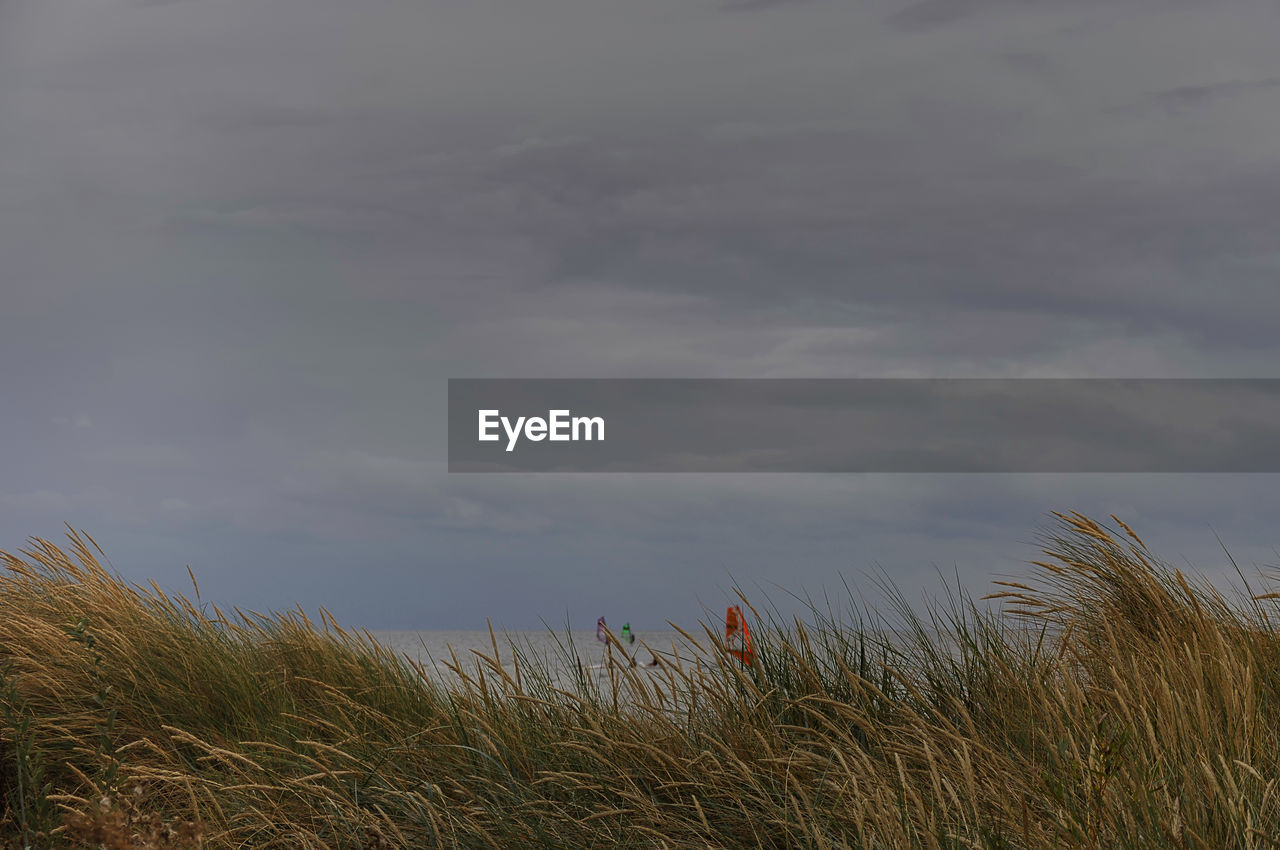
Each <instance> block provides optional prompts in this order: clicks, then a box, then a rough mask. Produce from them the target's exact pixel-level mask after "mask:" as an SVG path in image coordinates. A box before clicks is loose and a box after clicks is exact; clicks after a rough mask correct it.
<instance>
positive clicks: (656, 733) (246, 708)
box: [0, 514, 1280, 848]
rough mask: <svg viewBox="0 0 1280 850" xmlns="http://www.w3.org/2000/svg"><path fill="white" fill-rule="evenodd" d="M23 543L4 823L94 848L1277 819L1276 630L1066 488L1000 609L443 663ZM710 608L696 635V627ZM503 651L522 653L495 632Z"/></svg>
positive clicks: (13, 610)
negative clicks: (613, 654)
mask: <svg viewBox="0 0 1280 850" xmlns="http://www.w3.org/2000/svg"><path fill="white" fill-rule="evenodd" d="M96 550H97V547H96V544H94V543H93V542H92V539H91V538H88V537H87V536H85V535H81V534H75V533H73V534H71V535H69V544H68V545H67V546H66V547H65V548H59V547H55V546H54V545H52V544H50V543H48V542H44V541H34V543H33V544H32V546H31V547H30V548H29V549H28V550H25V551H24V552H22V553H19V554H16V555H10V554H4V555H3V556H2V557H3V560H4V565H5V566H6V567H7V569H6V571H5V574H4V575H3V576H0V667H2V669H0V673H2V674H3V675H2V676H0V765H2V769H3V777H2V779H3V792H4V810H3V816H2V822H0V831H2V834H3V835H4V836H5V837H6V838H7V840H8V843H9V845H10V846H31V847H46V846H57V847H65V846H81V847H97V846H102V847H120V848H123V847H197V846H200V847H210V848H213V847H218V848H222V847H282V848H283V847H288V848H300V847H313V848H320V847H327V848H392V847H406V848H409V847H413V848H418V847H462V848H470V847H477V848H478V847H499V848H506V847H646V848H648V847H653V848H659V847H669V848H677V847H679V848H684V847H698V848H704V847H717V848H718V847H725V848H737V847H769V848H784V847H786V848H790V847H796V848H799V847H813V848H828V847H831V848H837V847H838V848H844V847H858V848H889V847H937V848H944V847H945V848H960V847H991V848H997V847H1008V848H1014V847H1018V848H1032V847H1035V848H1039V847H1097V848H1102V847H1107V848H1113V847H1135V848H1137V847H1142V848H1149V847H1164V846H1171V847H1204V848H1224V847H1240V848H1253V847H1259V848H1261V847H1267V846H1271V845H1272V844H1275V843H1277V837H1278V836H1280V742H1278V740H1277V732H1278V731H1280V634H1278V633H1277V631H1276V628H1275V624H1274V623H1273V620H1272V618H1271V616H1270V614H1269V607H1268V606H1269V605H1270V604H1271V603H1270V602H1269V601H1268V595H1267V594H1261V595H1257V596H1255V595H1253V594H1251V593H1250V592H1247V591H1246V592H1244V593H1242V594H1241V595H1239V596H1238V597H1232V598H1227V597H1225V596H1223V595H1222V594H1220V593H1219V592H1218V591H1216V590H1214V589H1213V588H1212V587H1209V586H1207V585H1205V584H1203V583H1197V582H1194V581H1192V580H1190V579H1188V578H1186V577H1184V576H1183V575H1182V574H1181V573H1179V572H1178V571H1176V570H1173V569H1171V568H1169V567H1167V566H1165V565H1163V564H1162V563H1160V562H1159V561H1157V560H1156V559H1155V557H1153V556H1152V555H1151V554H1150V553H1149V552H1148V551H1147V549H1146V547H1145V546H1144V545H1143V543H1142V541H1141V540H1139V539H1138V537H1137V535H1136V534H1134V533H1133V532H1132V531H1130V530H1129V529H1128V527H1127V526H1124V525H1123V523H1120V522H1119V521H1118V520H1117V521H1116V527H1114V528H1108V527H1104V526H1103V525H1100V524H1098V523H1095V522H1094V521H1092V520H1090V519H1087V518H1086V517H1083V516H1080V515H1078V514H1072V515H1069V516H1068V515H1059V517H1058V520H1057V524H1056V526H1055V528H1054V530H1053V531H1052V532H1050V533H1049V534H1048V535H1047V537H1046V539H1045V551H1046V560H1045V561H1043V562H1042V563H1040V564H1039V572H1038V573H1037V575H1036V577H1035V578H1034V579H1031V580H1029V581H1028V582H1026V583H1025V584H1013V583H1010V584H1007V585H1006V586H1005V587H1004V588H1003V589H1002V590H1001V591H1000V592H999V593H997V594H995V596H997V597H999V598H1002V599H1003V600H1004V601H1005V603H1006V604H1005V613H1003V614H1001V613H993V612H991V611H989V610H987V608H986V607H985V606H982V605H980V604H976V603H975V602H974V601H972V600H970V599H969V598H967V597H966V596H964V595H963V594H962V593H960V592H958V591H956V592H953V593H952V594H951V595H950V596H949V597H948V598H946V599H944V600H943V601H942V602H941V603H939V604H937V605H935V606H933V607H931V608H929V609H928V610H927V611H926V612H925V613H923V614H915V613H912V611H911V610H910V607H909V606H907V605H905V604H900V606H899V607H900V608H901V609H902V610H901V611H900V612H899V613H900V614H901V615H902V616H903V617H905V618H906V623H907V629H906V630H905V632H903V631H901V630H890V629H888V628H887V627H885V626H884V625H883V624H882V622H881V621H880V620H877V619H876V618H875V616H874V613H873V612H872V614H871V615H870V616H866V617H864V618H863V620H862V621H861V622H859V623H857V624H854V625H850V624H847V623H845V622H844V619H843V618H844V614H840V615H837V614H833V613H832V612H831V610H830V609H829V608H828V609H825V610H823V609H819V608H818V607H817V606H814V607H813V609H812V611H811V614H812V616H810V617H808V618H806V621H805V622H801V621H798V620H797V621H791V622H784V621H782V620H781V618H779V617H777V616H776V615H773V614H770V613H768V612H765V613H764V614H763V615H761V614H760V612H756V616H757V621H756V623H755V624H754V625H755V641H756V644H757V647H756V648H757V654H758V658H757V661H756V664H755V665H753V666H752V667H750V668H747V667H744V666H743V665H742V664H741V663H740V662H738V661H737V660H736V659H734V658H732V657H731V656H727V655H726V654H725V653H724V652H723V648H722V647H720V646H719V645H718V643H717V641H716V635H715V633H714V631H711V630H707V631H706V632H705V633H704V634H702V635H700V636H698V638H697V639H698V640H699V641H700V642H701V643H702V645H703V647H704V649H705V657H706V658H708V659H710V662H709V663H706V664H699V665H695V666H692V667H678V666H668V667H666V668H664V669H663V670H662V672H660V673H659V674H656V675H657V676H658V677H660V678H659V679H654V678H651V676H650V674H641V673H633V672H630V671H622V672H621V673H619V674H618V675H617V676H614V677H613V678H611V679H609V680H607V681H605V682H604V683H602V684H597V682H596V680H595V679H594V678H592V679H588V678H586V677H581V678H580V679H579V680H578V681H577V682H576V683H571V684H570V685H567V686H566V685H565V684H563V683H562V682H561V681H560V680H559V679H557V677H556V676H555V675H554V674H553V671H552V670H551V668H550V666H549V665H548V664H546V663H544V662H541V661H539V660H537V659H533V658H530V657H528V656H526V655H523V654H522V653H521V652H520V650H519V648H518V647H514V646H505V647H504V646H500V645H499V642H498V641H497V640H496V639H495V640H494V643H493V654H492V657H488V658H486V657H479V658H472V659H456V660H455V668H456V669H455V672H456V673H457V678H456V680H455V681H454V682H453V683H451V684H449V685H442V684H438V683H433V682H432V681H431V680H430V679H428V678H426V677H425V676H424V675H423V671H421V670H419V669H416V668H415V667H414V666H413V665H412V664H410V663H409V662H407V661H405V660H403V659H402V658H398V657H397V656H395V655H394V654H392V653H390V652H387V651H385V650H383V649H381V648H379V647H378V646H377V645H376V644H374V643H373V642H371V641H370V640H368V639H367V638H366V637H364V636H362V635H359V634H356V633H352V632H348V631H344V630H342V629H341V628H340V627H339V626H338V625H337V624H336V623H334V622H333V621H332V619H331V618H329V617H327V616H323V615H322V618H321V622H319V623H313V622H311V621H309V620H308V619H307V618H306V617H305V616H304V615H302V614H301V613H297V612H295V613H291V614H283V615H272V616H260V615H256V614H252V613H246V614H242V613H240V612H232V614H230V615H228V614H226V613H224V612H222V611H219V610H217V609H216V608H213V607H211V606H207V605H202V604H201V603H200V602H199V599H198V595H197V599H196V600H195V601H192V600H190V599H187V598H184V597H171V596H166V595H165V594H164V593H162V592H161V591H160V589H159V588H156V587H154V586H152V587H148V588H139V587H133V586H129V585H128V584H126V583H125V582H123V581H121V580H120V579H119V578H118V577H116V576H114V575H112V574H111V573H109V572H108V571H106V570H104V569H103V568H102V566H100V564H99V561H98V559H97V556H96V554H95V551H96ZM691 637H692V636H691ZM500 651H501V653H502V658H501V660H499V652H500Z"/></svg>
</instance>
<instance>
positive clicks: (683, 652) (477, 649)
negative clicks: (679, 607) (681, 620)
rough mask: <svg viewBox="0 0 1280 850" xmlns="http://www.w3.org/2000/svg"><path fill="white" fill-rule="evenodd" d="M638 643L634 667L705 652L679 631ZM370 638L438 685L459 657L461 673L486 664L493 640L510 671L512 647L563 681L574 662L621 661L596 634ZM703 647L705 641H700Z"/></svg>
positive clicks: (641, 637)
mask: <svg viewBox="0 0 1280 850" xmlns="http://www.w3.org/2000/svg"><path fill="white" fill-rule="evenodd" d="M635 634H636V641H635V643H634V644H629V645H628V646H627V650H628V652H629V653H630V655H631V656H632V657H633V658H634V659H635V661H636V664H637V665H647V664H649V663H650V662H651V661H652V660H653V659H654V658H655V657H657V658H658V659H659V660H660V661H663V662H675V661H677V660H679V661H680V662H681V663H682V664H686V665H687V664H691V663H696V661H697V660H698V659H700V658H702V659H705V658H706V657H707V653H706V651H705V650H704V649H702V648H700V647H697V646H695V645H693V644H691V643H690V642H689V641H688V640H686V639H685V638H684V637H683V636H681V634H680V633H679V632H675V631H653V632H636V633H635ZM369 635H370V636H371V637H372V638H373V639H374V640H375V641H377V642H378V643H379V644H381V645H382V646H384V647H386V648H388V649H391V650H394V651H395V652H398V653H400V654H402V655H403V656H405V657H406V658H408V659H409V660H410V661H413V662H416V663H418V664H420V665H421V667H422V669H423V670H424V671H425V672H426V674H427V675H428V676H430V677H431V678H433V679H436V680H437V681H439V682H449V681H452V680H454V679H456V673H455V672H453V671H452V670H451V669H450V668H451V665H453V664H454V659H455V658H456V659H457V662H459V663H460V664H461V665H462V667H463V669H464V670H467V671H474V670H475V669H476V666H477V664H480V665H483V664H484V662H483V661H482V659H481V658H480V655H483V656H485V657H489V658H491V657H493V656H494V639H495V638H496V641H497V658H498V661H499V662H500V663H501V664H502V665H503V667H504V668H506V669H508V670H510V669H511V664H512V661H513V659H514V657H515V654H516V652H515V648H518V649H519V651H520V653H521V655H522V656H523V657H524V658H526V659H536V660H538V661H540V662H542V663H544V664H545V665H546V668H547V670H548V672H550V673H552V674H553V675H554V676H557V677H564V676H568V675H570V674H572V673H573V672H574V671H575V668H576V667H577V665H578V663H581V665H582V667H583V668H584V669H595V668H596V667H598V665H600V664H601V662H602V661H604V660H605V659H606V658H607V657H610V655H611V657H612V658H613V659H614V660H615V661H620V660H621V656H620V654H619V652H618V650H617V648H616V647H615V648H613V649H612V651H611V654H610V655H607V653H606V647H605V645H604V644H603V643H600V642H599V641H598V640H596V633H595V631H594V630H593V631H573V632H564V631H560V632H553V631H550V630H547V629H543V630H534V631H516V632H494V633H493V635H492V636H491V635H490V633H489V632H488V631H438V630H435V631H390V630H377V631H374V630H370V631H369ZM703 642H704V645H705V638H703Z"/></svg>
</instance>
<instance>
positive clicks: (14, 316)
mask: <svg viewBox="0 0 1280 850" xmlns="http://www.w3.org/2000/svg"><path fill="white" fill-rule="evenodd" d="M748 5H753V6H760V9H759V11H760V13H759V14H726V13H725V12H726V9H725V4H721V3H716V2H708V3H705V4H690V3H686V2H677V0H654V2H646V3H623V2H617V3H611V2H605V3H598V2H588V0H538V2H536V3H520V4H514V3H513V4H507V5H503V6H493V5H491V4H481V3H463V2H453V0H431V2H426V3H421V4H403V3H393V2H382V0H371V2H367V3H362V4H360V5H359V7H358V8H357V7H356V6H352V5H351V4H347V3H342V2H338V0H277V2H272V3H266V4H264V3H260V2H255V0H219V2H217V3H212V2H203V0H188V1H187V2H173V3H161V4H157V3H147V2H143V3H139V2H136V0H107V2H95V3H87V2H86V3H73V4H71V5H66V4H49V3H43V2H37V0H9V2H6V3H3V4H0V255H2V256H3V257H4V269H3V272H2V276H0V287H2V292H0V295H2V298H3V304H2V307H3V309H2V310H0V362H3V363H4V364H5V367H4V370H3V372H0V393H2V397H3V400H4V404H3V405H2V406H0V433H2V434H3V435H4V438H5V440H4V448H3V449H0V452H2V454H0V461H2V462H0V468H3V470H4V473H5V474H4V477H3V480H0V508H2V511H0V545H4V546H6V547H9V548H13V547H16V546H18V545H20V544H21V542H22V540H23V538H25V537H26V536H27V535H30V534H43V535H52V536H56V535H58V534H59V533H60V532H61V528H62V523H63V522H64V521H70V522H72V523H73V524H75V525H77V526H82V527H85V528H87V529H88V530H89V531H90V532H91V533H93V534H94V535H95V536H96V537H98V539H99V540H100V542H102V543H103V545H104V546H105V547H106V548H107V549H108V551H109V552H110V553H111V554H112V556H113V558H114V559H115V560H116V562H117V564H118V565H119V566H120V567H121V569H123V570H126V571H127V572H128V574H130V575H131V576H135V577H139V578H143V577H151V576H156V577H158V578H159V579H160V580H161V581H162V582H167V583H170V584H172V585H174V586H178V585H181V584H182V583H183V582H184V581H185V565H186V564H187V563H191V564H192V566H193V568H194V569H196V570H197V573H198V575H199V576H200V580H201V587H202V590H203V591H205V592H206V594H215V595H217V596H218V598H219V600H220V601H228V602H231V603H233V604H240V603H242V604H244V605H246V606H249V607H270V606H289V605H291V604H293V603H294V602H302V603H303V604H306V605H309V606H315V605H321V604H324V605H328V606H330V607H332V608H333V609H334V610H335V611H337V613H338V614H339V615H340V616H343V617H344V618H346V619H349V620H352V621H355V622H359V623H361V624H368V625H371V626H379V625H385V626H391V625H400V626H407V627H413V626H427V627H429V626H433V625H439V626H471V625H478V624H481V623H482V622H483V618H484V617H485V616H494V617H495V618H496V619H499V620H505V621H507V622H509V623H510V624H512V625H536V624H537V618H539V617H546V618H548V619H551V620H556V619H558V618H559V617H560V616H561V615H562V613H563V610H564V609H565V607H568V608H570V609H571V610H572V611H573V612H574V613H575V614H576V615H578V616H581V617H585V618H586V620H587V621H588V622H589V621H591V620H592V619H594V617H595V616H597V615H598V612H597V610H596V609H597V608H601V607H602V606H605V605H608V604H616V600H618V599H624V598H625V599H628V600H634V604H635V605H636V607H637V610H639V611H641V612H642V613H637V614H636V615H635V617H633V621H639V620H640V619H641V618H642V617H645V616H647V617H649V618H650V619H651V620H653V621H654V623H653V624H654V625H656V624H658V623H659V622H660V621H661V619H662V618H663V617H665V616H669V615H670V616H675V615H676V614H679V615H680V616H691V615H692V614H693V613H696V610H697V601H698V600H701V601H702V602H705V603H707V604H709V605H712V607H715V606H716V605H718V604H719V601H718V600H719V599H720V598H721V597H720V596H718V595H717V594H721V593H723V591H724V587H725V584H726V582H727V576H728V575H729V574H730V573H731V572H732V573H734V574H737V575H740V576H741V577H743V578H744V579H746V580H750V581H757V582H763V583H767V582H768V581H778V582H781V583H784V584H787V585H789V586H791V587H793V588H794V587H796V586H798V585H804V586H806V587H816V586H818V585H821V584H823V583H826V584H828V585H830V586H835V585H836V584H838V582H839V578H838V576H837V573H836V571H837V570H839V569H842V568H846V567H850V568H856V569H863V568H871V567H873V566H874V564H875V563H876V562H879V563H881V564H882V565H884V566H885V568H886V569H888V570H890V571H892V572H893V574H894V575H896V576H897V577H898V578H899V579H901V580H902V581H904V582H905V583H906V584H907V585H909V586H911V587H914V588H924V587H928V586H929V585H930V584H931V583H932V581H933V572H932V567H933V565H934V564H937V565H939V566H941V567H943V568H944V569H945V570H950V569H951V568H952V567H953V566H955V567H957V568H958V569H960V571H961V572H962V574H963V575H964V576H965V577H966V580H969V581H971V582H973V583H974V584H975V586H978V585H981V583H982V582H983V581H984V580H985V579H986V578H987V577H989V575H990V574H991V572H993V571H997V570H1010V571H1012V570H1017V569H1018V568H1019V567H1018V561H1019V559H1020V558H1023V557H1024V556H1026V555H1028V554H1029V552H1028V551H1027V550H1026V549H1025V547H1023V541H1025V540H1027V539H1029V537H1030V530H1031V528H1032V527H1033V526H1034V524H1035V523H1036V522H1038V521H1039V520H1040V519H1041V518H1042V517H1043V516H1044V514H1045V512H1046V511H1048V510H1051V509H1057V508H1080V509H1088V510H1094V511H1095V512H1097V511H1100V510H1105V511H1110V510H1115V511H1116V512H1118V513H1121V514H1122V515H1123V516H1124V517H1125V518H1126V520H1130V519H1132V520H1134V521H1135V522H1136V523H1137V525H1138V527H1139V530H1140V531H1142V532H1144V533H1146V532H1147V531H1148V530H1150V532H1151V534H1150V536H1151V537H1152V539H1153V540H1155V541H1156V542H1160V541H1161V540H1164V541H1166V542H1167V543H1168V545H1169V546H1170V548H1171V549H1172V550H1174V552H1173V553H1172V554H1175V556H1176V554H1177V553H1180V552H1186V553H1188V554H1189V555H1197V556H1199V555H1203V556H1204V557H1206V558H1208V559H1210V561H1211V564H1210V565H1211V566H1212V565H1214V564H1217V561H1213V560H1212V559H1213V558H1214V557H1216V556H1214V554H1213V552H1214V549H1215V547H1216V542H1214V541H1213V540H1212V537H1211V535H1210V534H1208V533H1207V525H1208V523H1209V522H1212V523H1213V525H1214V527H1215V528H1219V529H1220V530H1222V531H1223V532H1224V537H1225V538H1227V539H1228V542H1229V543H1232V544H1236V545H1238V546H1239V547H1243V555H1244V558H1245V560H1246V561H1247V560H1249V559H1250V558H1253V559H1254V560H1256V561H1258V562H1262V561H1263V560H1265V559H1266V558H1267V557H1268V556H1267V552H1268V551H1269V547H1270V546H1271V545H1272V544H1273V542H1274V541H1273V538H1272V537H1270V536H1268V535H1270V534H1271V533H1272V532H1271V531H1270V529H1272V528H1273V527H1274V524H1273V523H1268V522H1267V521H1266V519H1267V518H1266V517H1265V516H1263V512H1262V509H1261V507H1260V506H1261V505H1265V504H1267V503H1269V502H1274V501H1275V499H1274V493H1273V492H1272V491H1273V489H1274V484H1273V483H1272V481H1271V479H1269V478H1264V477H1260V478H1257V479H1249V480H1248V481H1246V482H1244V483H1240V482H1239V480H1238V479H1231V480H1227V479H1217V478H1212V479H1205V480H1199V479H1197V480H1194V481H1193V480H1190V479H1176V480H1171V479H1160V478H1158V477H1142V476H1136V477H1120V476H1110V477H1108V476H1103V477H1099V478H1094V479H1087V480H1077V479H1072V478H1070V477H1069V476H1067V477H1049V478H1043V479H1035V480H1026V479H1016V480H1015V479H984V478H981V477H978V478H969V477H955V478H947V477H946V476H941V477H927V476H926V477H918V478H913V477H910V476H907V477H901V478H887V477H886V478H874V477H873V478H859V477H851V478H849V479H831V478H823V477H821V476H817V477H804V476H794V477H793V476H780V477H775V476H768V477H764V478H758V479H757V478H754V477H750V476H748V477H743V478H734V479H732V480H722V479H714V478H712V479H687V480H686V479H682V480H679V481H672V480H669V479H665V478H663V479H659V478H647V479H646V478H644V477H643V476H639V477H628V476H602V477H599V478H587V477H582V476H564V477H555V478H519V477H518V478H514V479H509V478H504V479H503V480H501V481H497V480H483V481H482V480H476V479H472V478H465V477H457V476H448V475H447V474H445V473H444V471H443V470H444V460H445V457H444V452H445V437H444V430H445V423H446V418H445V411H444V397H445V380H446V379H447V378H449V377H468V376H474V377H481V376H512V377H519V376H524V377H558V376H567V377H573V376H584V377H592V376H602V377H628V376H630V377H663V376H669V377H786V376H792V377H858V376H900V377H910V376H990V377H1019V376H1044V377H1053V376H1060V377H1086V376H1134V377H1158V376H1188V377H1232V376H1242V377H1245V376H1265V377H1274V364H1275V363H1276V362H1280V361H1278V355H1280V351H1278V350H1277V343H1276V339H1277V335H1276V333H1275V331H1276V319H1275V316H1276V315H1277V308H1280V301H1277V295H1276V293H1277V291H1278V290H1277V289H1276V287H1275V285H1274V284H1275V280H1276V274H1277V264H1276V257H1275V245H1274V242H1275V240H1274V234H1275V232H1276V231H1277V229H1278V226H1280V221H1278V220H1277V219H1278V218H1280V182H1277V179H1276V177H1275V175H1276V174H1277V173H1280V170H1277V166H1278V165H1280V163H1278V162H1277V159H1278V158H1280V153H1277V152H1278V151H1280V147H1278V146H1277V145H1276V140H1277V138H1280V117H1278V116H1280V111H1277V110H1275V109H1273V108H1271V105H1272V100H1273V99H1274V88H1273V85H1272V84H1273V82H1274V80H1276V79H1280V60H1277V59H1276V54H1275V51H1274V45H1273V43H1272V42H1273V39H1272V38H1271V37H1270V36H1271V34H1272V33H1274V32H1275V23H1276V20H1275V15H1276V12H1275V9H1274V7H1273V6H1272V5H1271V4H1264V3H1261V2H1239V3H1236V2H1233V3H1230V4H1228V6H1227V7H1223V8H1218V7H1215V8H1213V9H1208V8H1200V7H1195V6H1191V5H1187V4H1180V5H1173V6H1170V5H1168V4H1154V3H1145V2H1131V3H1120V4H1110V3H1107V4H1104V3H1085V4H1079V3H1056V2H1044V3H1034V4H1006V3H1003V2H996V0H989V2H967V1H966V0H959V2H952V3H948V4H945V5H942V4H934V3H927V2H926V3H918V4H915V5H904V4H901V3H883V2H869V3H866V4H843V3H824V2H806V3H801V2H794V3H792V2H776V3H768V4H748ZM764 6H768V7H769V8H768V9H765V8H764ZM1201 520H1203V521H1204V524H1203V525H1202V524H1201ZM1144 523H1145V525H1144ZM1206 541H1207V543H1208V545H1207V546H1203V547H1202V546H1201V544H1202V543H1205V542H1206ZM611 600H612V602H611ZM713 603H714V604H713Z"/></svg>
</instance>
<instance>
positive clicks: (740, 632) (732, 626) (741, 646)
mask: <svg viewBox="0 0 1280 850" xmlns="http://www.w3.org/2000/svg"><path fill="white" fill-rule="evenodd" d="M724 645H725V649H727V650H728V652H729V654H730V655H732V656H733V657H734V658H737V659H738V660H739V661H741V662H742V663H743V664H750V663H751V660H752V659H753V658H755V652H754V651H753V650H752V649H751V633H750V632H749V631H747V618H746V617H744V616H742V609H741V608H739V607H738V606H737V605H730V606H729V610H728V611H727V612H726V613H725V615H724Z"/></svg>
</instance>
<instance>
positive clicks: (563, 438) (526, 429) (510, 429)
mask: <svg viewBox="0 0 1280 850" xmlns="http://www.w3.org/2000/svg"><path fill="white" fill-rule="evenodd" d="M499 428H501V429H502V430H503V431H505V432H506V435H507V451H513V450H514V449H515V447H516V443H517V442H519V441H520V437H521V436H523V437H524V438H525V439H526V440H532V441H533V442H535V443H537V442H541V441H542V440H551V441H552V442H566V443H567V442H573V441H577V440H603V439H604V417H603V416H570V414H569V411H568V410H549V411H547V418H546V419H543V418H542V417H541V416H529V417H524V416H519V417H516V420H515V421H514V422H512V421H511V419H509V418H508V417H506V416H503V415H502V411H500V410H481V411H480V442H482V443H495V442H497V441H498V440H500V439H502V436H501V435H500V434H499V433H498V429H499Z"/></svg>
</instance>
